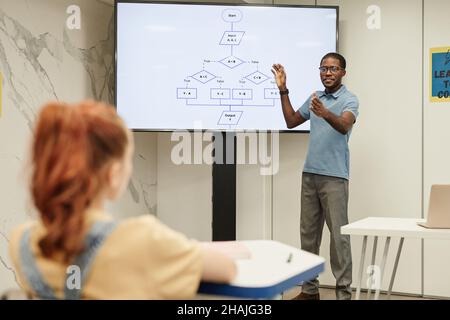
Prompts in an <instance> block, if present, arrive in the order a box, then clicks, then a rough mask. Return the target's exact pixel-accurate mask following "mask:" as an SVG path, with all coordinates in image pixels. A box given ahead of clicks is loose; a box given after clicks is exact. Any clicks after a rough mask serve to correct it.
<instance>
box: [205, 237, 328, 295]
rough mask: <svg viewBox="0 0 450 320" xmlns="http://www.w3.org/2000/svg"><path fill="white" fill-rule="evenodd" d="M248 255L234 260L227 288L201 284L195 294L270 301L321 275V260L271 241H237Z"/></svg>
mask: <svg viewBox="0 0 450 320" xmlns="http://www.w3.org/2000/svg"><path fill="white" fill-rule="evenodd" d="M239 242H240V243H241V244H243V245H245V246H246V247H247V248H248V249H249V251H250V253H251V258H249V259H238V260H236V264H237V270H238V271H237V276H236V279H235V280H234V281H233V282H232V283H230V284H217V283H207V282H202V283H201V284H200V288H199V291H198V292H199V293H200V294H208V295H217V296H230V297H240V298H250V299H272V298H274V297H276V296H279V295H280V294H282V293H283V292H284V291H286V290H288V289H290V288H293V287H295V286H296V285H298V284H299V283H301V282H303V281H306V280H310V279H313V278H315V277H316V276H317V275H318V274H319V273H321V272H323V270H324V266H325V259H324V258H322V257H319V256H317V255H315V254H311V253H309V252H306V251H302V250H300V249H298V248H295V247H292V246H289V245H286V244H284V243H281V242H278V241H272V240H253V241H239Z"/></svg>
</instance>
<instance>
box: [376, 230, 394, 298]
mask: <svg viewBox="0 0 450 320" xmlns="http://www.w3.org/2000/svg"><path fill="white" fill-rule="evenodd" d="M390 243H391V237H387V238H386V242H385V244H384V252H383V259H382V260H381V270H380V283H379V286H378V287H377V289H376V291H375V300H378V298H379V297H380V290H381V286H382V284H383V275H384V268H385V267H386V260H387V255H388V252H389V244H390Z"/></svg>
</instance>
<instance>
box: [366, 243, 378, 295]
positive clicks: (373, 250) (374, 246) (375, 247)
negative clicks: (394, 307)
mask: <svg viewBox="0 0 450 320" xmlns="http://www.w3.org/2000/svg"><path fill="white" fill-rule="evenodd" d="M377 243H378V236H375V237H374V238H373V249H372V262H371V266H372V268H373V267H374V266H375V257H376V256H377ZM371 290H372V288H371V286H370V285H369V287H368V288H367V299H369V297H370V292H371Z"/></svg>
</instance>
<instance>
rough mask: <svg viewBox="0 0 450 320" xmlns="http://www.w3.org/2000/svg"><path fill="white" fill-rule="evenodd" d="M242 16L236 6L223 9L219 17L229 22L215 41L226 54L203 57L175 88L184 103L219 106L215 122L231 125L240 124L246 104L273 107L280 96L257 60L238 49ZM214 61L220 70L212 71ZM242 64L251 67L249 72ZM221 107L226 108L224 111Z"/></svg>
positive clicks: (243, 31)
mask: <svg viewBox="0 0 450 320" xmlns="http://www.w3.org/2000/svg"><path fill="white" fill-rule="evenodd" d="M243 18H244V17H243V14H242V11H241V10H239V9H225V10H223V11H222V19H223V20H224V21H225V22H227V23H229V30H224V31H223V33H222V35H221V38H220V41H219V43H218V45H219V46H222V47H223V48H224V49H225V50H224V56H225V57H219V59H213V58H204V59H203V61H202V64H203V65H202V67H201V70H197V71H194V72H193V73H192V74H190V75H187V76H186V77H185V79H184V83H183V86H180V87H177V88H176V94H177V99H178V101H180V102H184V103H185V105H186V106H187V107H192V108H196V107H201V108H217V107H221V109H219V110H218V119H217V125H219V126H222V125H223V126H228V128H230V129H231V128H233V127H235V126H237V125H238V124H239V121H240V119H241V117H242V116H243V114H244V112H245V109H246V108H273V107H275V105H276V101H278V100H279V98H280V97H279V91H278V88H277V86H276V83H275V80H274V79H273V77H271V76H268V75H267V74H265V73H263V72H261V71H260V70H259V63H260V62H259V60H258V59H257V58H254V59H248V57H244V56H241V55H240V53H239V46H240V45H241V44H242V42H243V41H245V35H246V31H245V30H240V29H239V22H240V21H241V20H242V19H243ZM213 64H219V65H220V66H221V67H223V68H222V69H221V70H222V71H221V72H220V71H219V72H217V71H211V69H212V66H213ZM244 66H247V67H248V66H251V68H254V70H251V71H250V72H248V68H243V67H244ZM214 69H215V70H217V68H214ZM268 80H271V81H268ZM223 107H225V108H226V109H227V110H224V111H223Z"/></svg>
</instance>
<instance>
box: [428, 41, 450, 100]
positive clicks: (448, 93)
mask: <svg viewBox="0 0 450 320" xmlns="http://www.w3.org/2000/svg"><path fill="white" fill-rule="evenodd" d="M430 73H431V74H430V101H431V102H449V101H450V47H442V48H431V49H430Z"/></svg>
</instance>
